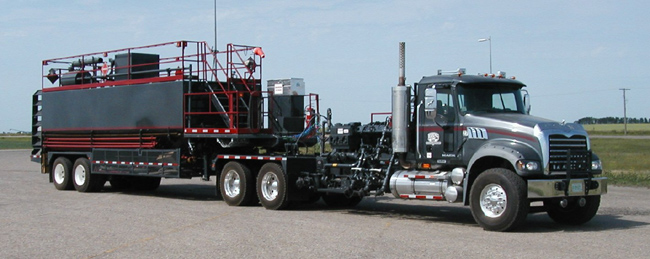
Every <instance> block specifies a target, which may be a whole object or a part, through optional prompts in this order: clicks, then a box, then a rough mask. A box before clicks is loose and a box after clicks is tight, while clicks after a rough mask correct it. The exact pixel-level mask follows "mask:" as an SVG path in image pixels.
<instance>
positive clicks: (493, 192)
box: [481, 184, 508, 218]
mask: <svg viewBox="0 0 650 259" xmlns="http://www.w3.org/2000/svg"><path fill="white" fill-rule="evenodd" d="M507 203H508V198H507V196H506V192H505V190H504V189H503V187H501V185H498V184H489V185H487V186H485V188H483V190H482V191H481V210H482V211H483V213H484V214H485V216H487V217H490V218H496V217H499V216H501V214H503V212H504V211H505V210H506V205H507Z"/></svg>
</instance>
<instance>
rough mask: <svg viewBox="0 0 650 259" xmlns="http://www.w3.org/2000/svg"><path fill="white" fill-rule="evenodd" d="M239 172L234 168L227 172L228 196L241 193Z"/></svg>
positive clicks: (226, 187) (226, 186)
mask: <svg viewBox="0 0 650 259" xmlns="http://www.w3.org/2000/svg"><path fill="white" fill-rule="evenodd" d="M240 180H241V179H240V178H239V174H237V172H235V171H234V170H232V171H228V172H227V173H226V178H225V181H224V186H223V187H224V188H223V189H224V191H225V193H226V195H228V197H235V196H237V195H239V190H240V189H239V183H240Z"/></svg>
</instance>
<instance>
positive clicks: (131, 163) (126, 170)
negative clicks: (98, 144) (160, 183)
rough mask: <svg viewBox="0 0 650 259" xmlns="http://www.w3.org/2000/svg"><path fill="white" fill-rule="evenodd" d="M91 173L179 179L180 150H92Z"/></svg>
mask: <svg viewBox="0 0 650 259" xmlns="http://www.w3.org/2000/svg"><path fill="white" fill-rule="evenodd" d="M92 153H93V154H92V158H93V159H92V166H91V167H92V173H95V174H111V175H137V176H158V177H173V178H177V177H180V149H146V150H133V149H93V152H92Z"/></svg>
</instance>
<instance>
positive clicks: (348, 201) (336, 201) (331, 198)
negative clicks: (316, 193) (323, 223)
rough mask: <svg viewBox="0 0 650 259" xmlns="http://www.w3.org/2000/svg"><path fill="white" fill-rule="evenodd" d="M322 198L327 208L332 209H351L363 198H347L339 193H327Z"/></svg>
mask: <svg viewBox="0 0 650 259" xmlns="http://www.w3.org/2000/svg"><path fill="white" fill-rule="evenodd" d="M322 198H323V201H324V202H325V204H327V206H330V207H333V208H352V207H354V206H357V204H359V202H361V200H363V197H360V196H352V197H347V196H345V195H344V194H339V193H327V194H324V195H322Z"/></svg>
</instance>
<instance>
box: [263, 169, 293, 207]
mask: <svg viewBox="0 0 650 259" xmlns="http://www.w3.org/2000/svg"><path fill="white" fill-rule="evenodd" d="M257 197H258V198H259V199H260V203H262V206H264V208H266V209H269V210H279V209H283V208H285V207H286V206H287V205H289V197H288V195H287V180H286V176H285V175H284V171H283V170H282V167H281V166H280V165H278V164H276V163H267V164H265V165H263V166H262V168H261V169H260V173H259V175H258V176H257Z"/></svg>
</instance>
